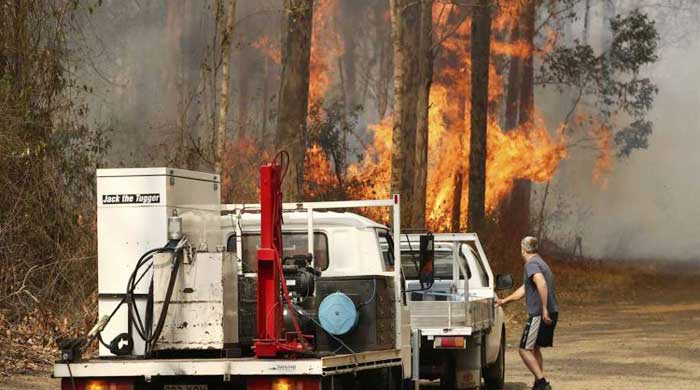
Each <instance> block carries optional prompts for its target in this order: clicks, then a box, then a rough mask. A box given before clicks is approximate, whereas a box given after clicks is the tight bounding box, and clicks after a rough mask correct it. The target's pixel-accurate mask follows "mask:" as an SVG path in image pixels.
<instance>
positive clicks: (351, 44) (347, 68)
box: [335, 1, 358, 113]
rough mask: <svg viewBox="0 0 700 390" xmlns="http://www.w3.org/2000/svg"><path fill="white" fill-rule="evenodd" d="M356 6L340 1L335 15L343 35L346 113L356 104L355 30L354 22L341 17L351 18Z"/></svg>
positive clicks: (353, 3)
mask: <svg viewBox="0 0 700 390" xmlns="http://www.w3.org/2000/svg"><path fill="white" fill-rule="evenodd" d="M357 7H358V5H357V4H356V3H355V2H353V1H341V2H340V4H339V7H338V10H339V11H340V14H339V15H335V18H336V21H337V25H340V31H341V33H342V37H343V55H342V59H340V60H341V61H342V65H343V71H342V77H343V79H344V84H343V86H344V88H345V96H343V98H344V102H345V103H346V107H345V111H346V113H349V112H351V111H352V110H353V107H355V105H356V104H357V82H356V77H355V64H356V63H357V58H356V55H355V49H356V46H357V43H356V39H357V31H356V26H355V24H354V23H351V22H349V21H348V20H343V19H351V18H352V15H353V14H355V13H358V11H357Z"/></svg>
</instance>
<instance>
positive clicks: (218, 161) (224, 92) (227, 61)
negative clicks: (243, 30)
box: [214, 0, 236, 176]
mask: <svg viewBox="0 0 700 390" xmlns="http://www.w3.org/2000/svg"><path fill="white" fill-rule="evenodd" d="M235 20H236V0H229V2H228V11H227V13H226V25H225V27H224V31H223V35H222V37H221V56H222V58H221V91H220V101H219V122H218V125H217V128H216V133H215V134H214V145H215V149H214V150H215V152H214V170H215V171H216V173H217V174H218V175H219V176H221V174H222V173H223V172H222V171H223V162H224V150H225V145H226V121H227V119H228V118H227V116H228V96H229V67H230V65H231V41H232V40H233V22H234V21H235Z"/></svg>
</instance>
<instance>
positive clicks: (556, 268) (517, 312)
mask: <svg viewBox="0 0 700 390" xmlns="http://www.w3.org/2000/svg"><path fill="white" fill-rule="evenodd" d="M545 259H546V261H547V262H548V263H549V265H550V267H551V268H552V272H553V273H554V277H555V281H556V291H557V299H558V301H559V304H560V305H561V306H562V310H563V311H564V312H567V311H568V312H569V313H568V314H574V315H575V311H576V308H577V307H579V306H586V305H595V304H597V303H604V302H609V301H610V300H611V299H614V300H615V301H616V302H619V303H626V302H632V301H635V300H637V299H638V298H639V297H640V296H644V297H653V296H654V295H655V294H656V293H658V292H659V291H664V293H665V294H667V293H668V291H669V290H673V287H676V286H679V287H680V286H689V285H692V284H693V282H694V279H695V280H697V277H698V275H700V266H698V265H696V264H693V263H679V262H669V261H660V260H635V261H632V260H624V261H623V260H604V261H603V260H589V259H572V258H567V257H553V256H545ZM512 268H514V269H515V270H514V271H512V272H513V276H514V279H515V281H516V286H515V287H518V286H519V285H520V283H519V282H520V281H521V280H522V279H521V278H522V264H518V265H517V266H513V267H512ZM501 295H506V294H501ZM649 299H652V298H649ZM572 312H573V313H572ZM525 316H526V314H525V308H524V303H516V304H512V305H509V306H508V307H507V308H506V317H507V320H508V322H509V323H511V324H514V325H515V326H516V327H517V326H518V324H521V323H522V321H523V320H524V319H525ZM567 316H568V317H571V315H567Z"/></svg>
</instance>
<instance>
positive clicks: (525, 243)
mask: <svg viewBox="0 0 700 390" xmlns="http://www.w3.org/2000/svg"><path fill="white" fill-rule="evenodd" d="M520 247H521V248H522V249H523V250H524V251H525V253H537V249H538V247H539V242H538V241H537V239H536V238H535V237H531V236H527V237H525V238H523V240H522V241H521V242H520Z"/></svg>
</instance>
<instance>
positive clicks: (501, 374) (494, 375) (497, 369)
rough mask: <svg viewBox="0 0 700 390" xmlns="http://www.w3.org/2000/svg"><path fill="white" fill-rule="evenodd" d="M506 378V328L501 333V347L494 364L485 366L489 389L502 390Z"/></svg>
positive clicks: (485, 378) (485, 379)
mask: <svg viewBox="0 0 700 390" xmlns="http://www.w3.org/2000/svg"><path fill="white" fill-rule="evenodd" d="M505 379H506V329H505V327H503V332H502V333H501V348H500V349H499V350H498V358H497V359H496V361H495V362H493V364H492V365H490V366H487V367H484V383H485V384H486V388H487V389H488V390H501V389H503V386H504V385H505Z"/></svg>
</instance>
